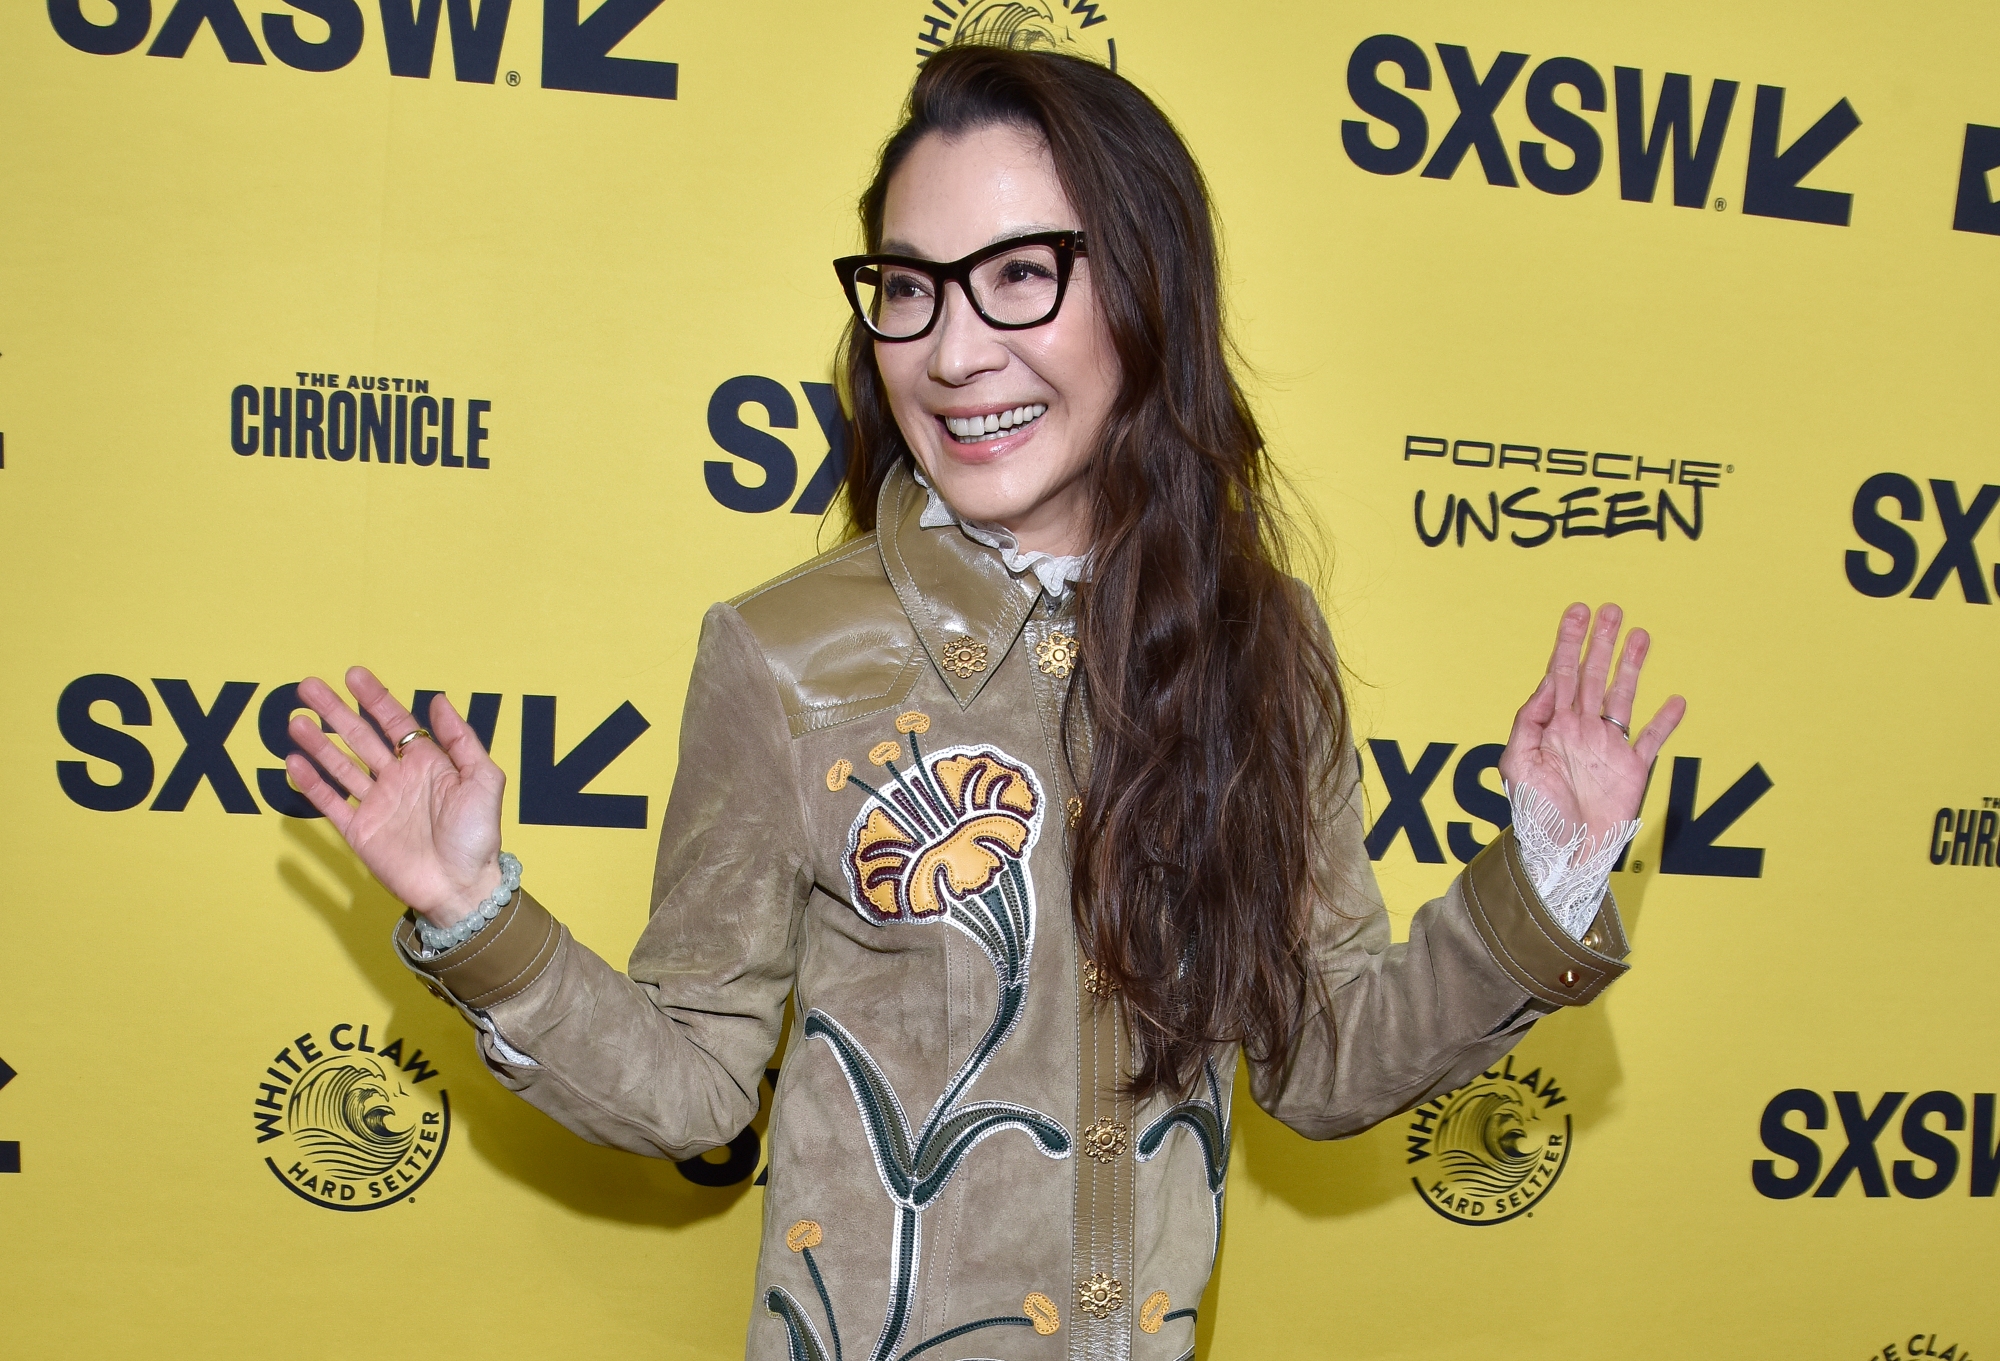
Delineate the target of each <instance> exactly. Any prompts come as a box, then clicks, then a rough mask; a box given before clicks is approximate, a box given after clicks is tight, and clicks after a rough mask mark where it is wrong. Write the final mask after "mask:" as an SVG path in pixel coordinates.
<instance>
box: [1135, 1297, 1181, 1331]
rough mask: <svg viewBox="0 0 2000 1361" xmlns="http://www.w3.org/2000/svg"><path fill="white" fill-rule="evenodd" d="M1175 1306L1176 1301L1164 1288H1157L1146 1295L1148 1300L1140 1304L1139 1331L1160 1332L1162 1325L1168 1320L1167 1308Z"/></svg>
mask: <svg viewBox="0 0 2000 1361" xmlns="http://www.w3.org/2000/svg"><path fill="white" fill-rule="evenodd" d="M1173 1307H1174V1302H1173V1300H1172V1298H1171V1297H1169V1296H1168V1294H1167V1292H1166V1291H1164V1290H1155V1291H1154V1292H1153V1293H1152V1294H1150V1295H1148V1296H1146V1302H1145V1303H1144V1304H1142V1305H1140V1306H1139V1331H1140V1332H1142V1333H1157V1332H1159V1331H1160V1325H1161V1324H1162V1323H1164V1322H1166V1319H1167V1310H1169V1309H1171V1308H1173Z"/></svg>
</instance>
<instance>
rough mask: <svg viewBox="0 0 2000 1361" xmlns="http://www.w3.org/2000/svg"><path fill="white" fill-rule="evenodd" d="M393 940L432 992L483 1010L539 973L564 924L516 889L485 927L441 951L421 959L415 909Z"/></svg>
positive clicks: (553, 953) (558, 941)
mask: <svg viewBox="0 0 2000 1361" xmlns="http://www.w3.org/2000/svg"><path fill="white" fill-rule="evenodd" d="M395 938H396V951H397V953H398V954H400V955H402V957H403V962H404V963H405V964H408V965H409V966H410V968H411V969H413V970H415V971H416V973H417V974H418V975H419V976H420V977H421V978H422V979H423V980H424V986H425V987H427V988H429V989H430V990H431V993H432V994H433V995H434V996H437V997H441V998H443V999H444V1000H445V1001H447V1002H455V1003H457V1004H458V1005H459V1006H461V1007H464V1008H465V1009H467V1010H469V1011H485V1010H486V1009H487V1008H489V1007H495V1006H498V1005H499V1004H500V1003H502V1002H505V1001H509V1000H511V999H513V998H515V997H518V996H520V995H521V994H522V993H523V992H525V991H527V989H528V987H529V986H530V985H531V984H533V983H534V981H535V980H536V979H537V978H540V977H541V976H542V974H543V972H544V971H545V970H547V968H548V967H549V964H550V963H551V962H552V961H553V960H554V959H555V957H556V947H557V946H559V945H560V944H561V943H562V924H561V923H560V922H558V921H557V920H556V919H555V918H554V917H552V916H550V915H549V912H548V909H547V908H545V907H543V906H542V905H541V904H540V903H538V902H536V901H535V900H534V899H533V898H531V897H529V896H528V891H527V890H526V889H519V890H516V892H515V894H514V896H513V898H511V899H510V900H509V901H508V903H507V905H506V906H505V907H503V908H501V909H500V915H499V916H497V917H495V918H494V919H493V920H492V921H491V922H490V923H489V924H488V925H487V926H486V927H485V929H483V930H481V931H480V932H479V933H478V934H477V935H475V936H473V937H472V938H471V939H470V940H467V941H466V942H464V943H463V944H461V945H455V946H453V947H452V948H451V949H449V950H446V951H445V952H444V953H443V954H440V955H432V956H431V957H430V958H428V959H426V958H424V957H423V954H422V951H423V942H422V941H420V940H419V939H418V938H417V924H416V915H415V914H414V913H405V914H404V916H403V920H402V921H401V922H399V923H397V925H396V937H395Z"/></svg>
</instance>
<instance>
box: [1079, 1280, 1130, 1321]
mask: <svg viewBox="0 0 2000 1361" xmlns="http://www.w3.org/2000/svg"><path fill="white" fill-rule="evenodd" d="M1124 1305H1125V1283H1124V1282H1123V1281H1120V1280H1117V1279H1116V1278H1114V1277H1111V1276H1107V1275H1105V1274H1104V1273H1103V1272H1101V1271H1100V1272H1098V1273H1097V1274H1096V1275H1095V1276H1086V1277H1085V1278H1084V1279H1083V1280H1080V1281H1078V1282H1077V1283H1076V1307H1077V1308H1079V1309H1081V1310H1083V1312H1084V1313H1086V1314H1088V1315H1090V1316H1091V1317H1092V1318H1098V1319H1103V1318H1110V1317H1111V1315H1112V1314H1113V1313H1114V1312H1115V1311H1116V1310H1118V1309H1121V1308H1123V1307H1124Z"/></svg>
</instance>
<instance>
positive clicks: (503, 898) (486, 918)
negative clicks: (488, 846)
mask: <svg viewBox="0 0 2000 1361" xmlns="http://www.w3.org/2000/svg"><path fill="white" fill-rule="evenodd" d="M520 887H521V862H520V861H519V860H518V859H516V858H515V857H514V856H512V855H509V854H508V853H507V852H506V851H502V852H500V887H498V888H496V889H494V890H493V892H492V893H490V894H488V895H487V898H486V901H485V902H483V903H481V904H480V905H479V906H478V907H476V908H474V909H473V910H472V911H471V912H470V913H468V914H467V915H466V916H465V917H464V918H462V919H461V920H459V921H457V922H454V923H453V924H452V925H450V926H432V925H431V924H430V923H429V922H427V921H425V920H424V919H423V918H422V917H418V918H417V939H418V940H420V941H422V942H423V945H424V953H425V954H427V955H441V954H443V953H444V952H445V951H446V950H449V949H452V948H454V947H455V946H459V945H463V944H465V942H467V941H468V940H471V939H472V938H473V937H474V936H476V935H478V934H479V933H480V932H481V931H483V930H485V929H486V924H487V923H488V922H490V921H492V920H493V919H494V918H495V917H497V916H499V915H500V909H501V908H503V907H505V906H507V904H508V903H509V902H511V901H512V900H513V897H514V894H515V893H516V892H517V891H519V889H520Z"/></svg>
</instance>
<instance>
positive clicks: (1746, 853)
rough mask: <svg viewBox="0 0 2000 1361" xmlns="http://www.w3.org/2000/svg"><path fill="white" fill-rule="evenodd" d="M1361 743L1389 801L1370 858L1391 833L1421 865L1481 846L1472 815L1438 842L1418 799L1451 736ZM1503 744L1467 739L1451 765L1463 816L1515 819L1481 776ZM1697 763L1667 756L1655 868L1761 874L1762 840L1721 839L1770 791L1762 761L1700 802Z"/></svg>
mask: <svg viewBox="0 0 2000 1361" xmlns="http://www.w3.org/2000/svg"><path fill="white" fill-rule="evenodd" d="M1366 746H1367V748H1368V754H1369V755H1370V756H1371V757H1373V758H1374V762H1375V773H1376V774H1377V775H1378V776H1380V777H1381V780H1382V786H1383V788H1384V789H1386V790H1387V791H1388V793H1389V802H1388V805H1387V806H1386V807H1385V808H1383V809H1382V812H1381V815H1380V816H1378V817H1377V818H1376V819H1375V822H1374V825H1373V826H1371V827H1370V828H1369V829H1368V833H1367V839H1366V842H1365V845H1366V847H1367V850H1368V858H1369V859H1370V860H1380V859H1381V858H1382V857H1383V856H1385V855H1387V854H1388V853H1389V848H1390V847H1391V846H1393V845H1395V844H1396V841H1397V839H1398V838H1402V839H1404V840H1406V841H1407V842H1408V843H1409V847H1410V854H1411V855H1412V856H1414V857H1415V858H1416V860H1417V862H1418V863H1419V864H1425V865H1442V864H1444V863H1445V858H1444V853H1445V850H1446V849H1447V848H1449V850H1450V851H1451V854H1452V858H1453V859H1455V860H1457V861H1458V862H1459V863H1460V864H1467V863H1469V862H1470V861H1471V860H1472V858H1473V857H1474V856H1476V855H1478V854H1479V853H1480V852H1481V851H1482V850H1484V849H1486V843H1485V842H1483V841H1480V840H1478V839H1477V837H1476V836H1475V835H1474V824H1473V823H1472V822H1471V821H1447V822H1446V823H1445V828H1444V842H1443V844H1442V845H1440V844H1439V842H1438V834H1437V825H1436V824H1435V823H1434V822H1432V821H1431V814H1430V809H1429V808H1428V807H1427V806H1426V805H1425V802H1424V800H1425V798H1426V796H1427V795H1429V793H1430V791H1431V788H1432V786H1433V785H1435V784H1437V782H1438V780H1439V778H1440V777H1441V776H1443V774H1444V770H1445V767H1446V766H1447V765H1452V761H1451V758H1452V754H1453V753H1454V752H1456V751H1458V747H1457V745H1456V744H1455V743H1451V742H1430V743H1427V744H1425V745H1424V747H1423V749H1422V750H1421V751H1419V752H1417V754H1416V756H1415V759H1414V760H1412V759H1411V758H1410V757H1409V756H1406V755H1405V754H1404V752H1403V745H1402V743H1400V742H1397V741H1392V740H1389V739H1385V738H1379V737H1375V738H1370V739H1369V740H1368V741H1367V743H1366ZM1505 750H1506V748H1505V747H1504V746H1503V745H1502V744H1500V743H1498V742H1487V743H1484V744H1482V745H1479V746H1474V747H1467V748H1466V749H1465V752H1464V754H1463V755H1460V756H1459V758H1458V762H1457V764H1456V765H1452V773H1451V794H1452V800H1453V802H1454V803H1456V804H1457V806H1458V809H1459V811H1460V812H1463V813H1465V814H1466V815H1467V816H1468V818H1476V819H1478V820H1479V821H1481V822H1487V823H1491V824H1492V825H1493V826H1494V827H1495V828H1504V827H1507V826H1510V825H1511V824H1512V823H1513V820H1514V819H1513V810H1512V809H1511V808H1510V807H1509V805H1508V802H1507V796H1506V795H1505V794H1502V793H1500V792H1499V791H1498V790H1495V789H1493V788H1491V787H1490V786H1488V785H1487V784H1486V781H1485V776H1486V772H1487V771H1489V770H1492V771H1497V770H1498V769H1499V765H1500V753H1501V752H1503V751H1505ZM1354 759H1355V762H1356V764H1357V765H1358V764H1359V763H1360V761H1361V756H1360V753H1358V752H1357V753H1356V754H1355V758H1354ZM1701 764H1702V763H1701V758H1700V757H1699V756H1676V757H1675V758H1674V768H1673V776H1672V779H1671V781H1670V783H1669V788H1668V790H1667V816H1666V829H1665V834H1664V837H1663V839H1662V841H1661V843H1660V873H1662V874H1693V875H1706V876H1709V877H1711V878H1718V879H1758V878H1762V877H1763V874H1764V848H1763V847H1761V846H1730V845H1722V844H1720V842H1721V838H1722V835H1723V833H1724V832H1726V831H1728V830H1729V829H1730V828H1731V827H1733V826H1734V825H1735V824H1736V822H1737V820H1738V819H1739V818H1741V817H1742V816H1743V815H1744V814H1745V813H1747V812H1749V811H1750V808H1751V805H1753V804H1755V803H1756V802H1757V801H1758V800H1759V799H1761V798H1763V797H1764V795H1765V794H1767V793H1769V792H1770V790H1771V788H1772V781H1771V777H1770V776H1769V775H1767V774H1765V773H1764V767H1763V766H1762V765H1761V764H1753V765H1752V766H1751V767H1750V768H1749V769H1748V770H1746V771H1744V772H1743V773H1742V774H1741V775H1739V776H1737V777H1736V779H1734V780H1733V781H1731V782H1730V784H1729V787H1728V788H1727V789H1724V790H1723V791H1722V792H1721V793H1719V794H1717V793H1713V786H1712V785H1711V794H1710V796H1709V801H1708V803H1707V805H1706V806H1704V805H1703V803H1702V793H1701V784H1702V770H1701ZM1627 854H1628V855H1629V854H1630V847H1627ZM1616 868H1618V869H1621V870H1622V869H1625V868H1626V857H1625V856H1620V857H1619V859H1618V864H1617V866H1616ZM1631 868H1633V869H1634V870H1637V869H1639V868H1640V867H1639V866H1638V865H1633V866H1632V867H1631Z"/></svg>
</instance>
